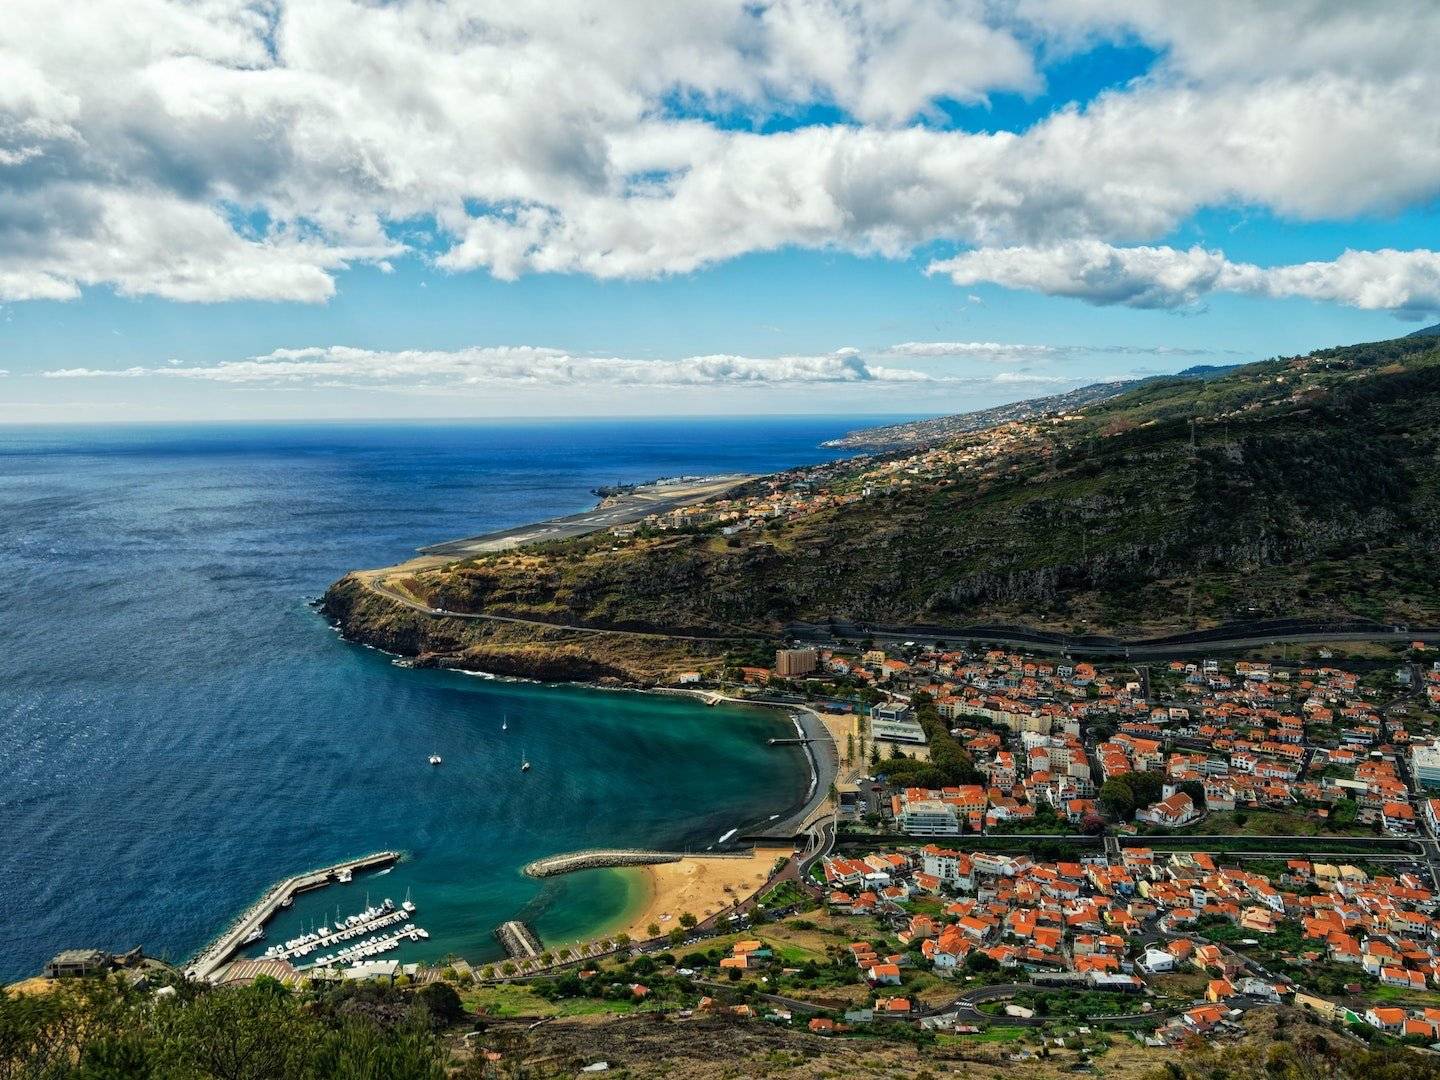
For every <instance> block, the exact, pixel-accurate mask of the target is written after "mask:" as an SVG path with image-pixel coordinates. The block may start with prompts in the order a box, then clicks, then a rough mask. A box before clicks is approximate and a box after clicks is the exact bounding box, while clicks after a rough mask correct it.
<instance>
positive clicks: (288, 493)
mask: <svg viewBox="0 0 1440 1080" xmlns="http://www.w3.org/2000/svg"><path fill="white" fill-rule="evenodd" d="M870 422H875V421H873V420H872V421H870ZM861 423H863V421H857V420H854V419H846V418H832V419H815V418H779V419H771V418H766V419H754V420H743V421H736V420H708V419H705V420H696V419H685V420H683V421H679V420H633V419H627V420H625V421H623V422H622V421H582V422H570V421H514V422H502V423H488V422H487V423H466V424H458V423H457V424H442V423H432V424H379V423H330V424H313V425H292V424H287V425H239V424H227V425H210V426H180V425H132V426H113V427H96V426H86V427H9V428H4V427H0V537H3V543H0V778H3V783H0V895H3V896H4V897H5V899H6V909H7V910H6V915H5V917H4V918H3V919H0V982H3V981H7V980H11V979H15V978H21V977H24V976H26V975H30V974H34V973H36V972H37V971H38V969H39V968H40V966H41V965H42V964H43V963H44V961H45V960H46V959H48V958H49V957H50V956H51V955H52V954H54V953H55V952H56V951H58V950H60V949H62V948H70V947H91V946H94V947H99V948H104V949H110V950H115V951H119V950H124V949H128V948H130V947H132V946H137V945H138V946H143V947H144V948H145V950H146V951H147V952H148V953H150V954H151V955H156V956H161V957H165V958H169V959H172V960H177V961H178V960H183V959H185V958H187V957H188V956H190V955H191V954H193V953H194V952H195V951H196V950H197V949H198V948H199V947H201V946H202V945H203V944H204V943H205V942H206V941H208V940H209V939H210V938H211V937H212V936H213V935H214V934H215V933H217V932H218V931H219V930H220V929H222V927H223V926H224V925H225V924H227V923H228V922H229V921H230V920H231V919H232V918H233V917H234V916H235V915H237V914H238V913H239V912H240V911H241V910H242V909H243V908H244V907H245V906H247V905H248V904H249V902H251V901H252V900H253V899H255V898H256V897H257V896H259V894H260V893H262V892H263V891H264V890H265V889H266V888H267V887H268V886H269V885H270V884H272V883H273V882H275V881H277V880H279V879H280V878H283V877H285V876H288V875H289V874H292V873H296V872H299V871H302V870H306V869H310V868H313V867H317V866H322V865H327V864H329V863H331V862H334V861H338V860H340V859H344V858H348V857H353V856H358V855H362V854H365V853H368V852H371V851H377V850H381V849H386V848H395V849H400V850H403V851H404V852H405V859H404V860H403V861H402V862H401V863H400V864H399V865H398V866H396V867H395V869H394V870H392V871H391V872H390V873H388V874H385V875H383V876H375V875H369V876H360V877H357V878H356V880H355V881H354V882H353V883H352V884H350V885H344V886H339V885H337V886H331V887H328V888H326V889H323V890H319V891H317V892H315V893H312V894H307V895H306V896H304V897H302V898H301V899H300V900H299V901H297V903H296V905H295V907H294V908H293V909H292V910H290V911H288V912H285V913H283V916H282V918H281V919H280V920H279V921H278V922H277V924H276V925H275V926H274V927H273V928H272V930H271V933H270V940H272V941H273V940H276V939H277V938H284V937H288V936H292V935H293V933H294V932H295V931H296V930H298V928H299V927H301V926H308V925H310V924H311V923H324V922H326V921H329V920H331V919H333V918H334V915H335V911H336V909H337V908H338V909H339V911H340V913H341V914H349V913H351V912H354V911H356V910H359V909H360V908H361V907H363V906H364V905H365V902H366V900H367V899H368V900H369V901H370V902H372V903H374V902H378V901H379V900H380V899H381V898H382V897H384V896H390V897H392V898H393V899H395V900H396V901H397V902H398V901H399V900H400V899H402V897H403V896H404V895H406V894H407V893H408V894H409V895H410V897H411V899H412V900H413V901H414V903H415V904H416V907H417V909H418V911H417V915H416V919H415V922H416V924H417V925H420V926H423V927H425V928H426V929H427V930H429V931H430V933H431V938H430V939H429V941H428V942H424V943H420V944H416V945H413V946H407V947H406V948H405V949H403V950H402V951H400V952H398V953H391V954H388V955H389V956H391V957H394V958H397V959H400V960H402V961H410V960H434V959H438V958H441V957H444V956H448V955H456V956H461V957H464V958H466V959H470V960H475V961H485V960H490V959H494V958H496V957H498V956H500V955H501V951H500V949H499V947H498V945H497V943H496V942H495V940H494V938H493V936H492V931H493V929H494V928H495V927H496V926H497V925H499V924H500V923H501V922H503V921H505V920H506V919H511V918H523V919H525V920H526V921H528V922H530V923H531V924H532V925H533V926H535V927H536V929H537V930H538V931H539V933H540V935H541V936H542V938H544V939H545V940H546V941H547V942H563V941H568V940H575V939H579V938H581V937H584V936H587V935H590V934H593V933H596V932H597V931H599V930H602V929H604V928H605V927H607V926H611V925H614V924H616V923H617V922H618V921H619V920H620V919H621V918H622V916H623V914H624V911H625V907H626V905H627V903H629V902H630V899H631V898H630V897H629V889H630V887H631V886H630V884H629V883H628V882H627V879H626V877H625V876H624V875H622V874H619V873H614V872H591V873H586V874H582V875H572V876H567V877H561V878H555V879H549V880H548V881H545V882H539V881H533V880H530V879H527V878H525V877H523V876H522V875H521V874H520V873H519V868H520V867H521V866H522V865H523V864H524V863H526V862H527V861H529V860H531V859H534V858H537V857H539V856H541V855H546V854H551V853H554V852H558V851H566V850H572V849H575V848H583V847H592V846H611V845H637V846H647V847H648V846H653V847H666V848H671V847H688V848H691V849H702V848H704V847H706V846H708V845H713V844H715V843H716V842H717V841H718V840H719V838H720V837H721V836H723V835H724V834H726V833H727V832H729V831H730V830H731V829H736V828H744V827H745V826H747V825H750V824H752V823H757V822H761V821H764V820H766V819H767V818H768V817H769V816H771V815H773V814H778V813H781V812H783V811H785V810H786V809H788V808H790V807H791V806H792V805H794V804H796V803H798V802H799V801H801V800H802V799H803V797H804V795H805V790H806V787H807V785H808V782H809V779H808V768H807V765H806V763H805V758H804V757H803V755H801V754H800V753H799V752H798V751H797V750H796V749H795V748H793V747H791V748H776V747H767V746H766V745H765V739H766V738H767V737H768V736H770V735H772V734H776V733H777V732H778V733H782V734H784V733H788V732H786V731H781V730H780V728H779V727H777V725H784V724H785V721H783V720H782V719H780V718H778V717H776V716H772V715H769V714H768V713H766V712H765V711H764V710H746V709H736V708H724V707H721V708H715V709H707V708H704V707H703V706H700V705H698V704H695V703H692V702H689V701H685V700H679V699H669V698H665V697H661V696H656V695H644V694H633V693H623V692H611V691H603V690H595V689H588V688H581V687H573V686H546V685H539V684H532V683H523V682H504V681H493V680H487V679H483V678H478V677H474V676H468V675H463V674H459V673H453V672H440V671H416V670H411V669H407V668H403V667H399V666H396V665H394V664H393V663H392V662H391V658H390V657H387V656H385V655H384V654H382V653H379V652H376V651H374V650H370V649H366V648H363V647H359V646H355V645H351V644H348V643H346V642H344V641H342V640H341V639H340V638H339V636H338V635H337V634H336V633H335V632H334V631H333V630H332V629H331V628H330V627H329V626H328V625H327V624H326V622H325V621H324V620H323V619H322V618H321V617H320V616H319V615H317V614H316V613H315V611H314V610H313V609H312V608H311V607H310V606H309V602H310V601H311V600H313V599H314V598H315V597H317V596H318V595H319V594H320V593H322V592H323V591H324V589H325V587H326V586H327V585H328V584H329V583H330V582H331V581H333V580H335V579H336V578H338V577H340V576H341V575H342V574H344V573H345V572H346V571H348V570H351V569H356V568H362V567H371V566H381V565H387V564H389V563H392V562H396V561H399V560H401V559H403V558H405V557H407V556H408V555H410V554H411V553H412V551H413V549H414V548H416V547H417V546H420V545H422V544H426V543H432V542H435V541H439V540H444V539H451V538H454V537H459V536H465V535H470V534H474V533H476V532H481V531H486V530H489V529H494V528H500V527H504V526H508V525H514V524H521V523H524V522H528V521H533V520H538V519H541V518H545V517H550V516H554V515H557V514H564V513H571V512H576V511H579V510H583V509H586V508H588V507H590V506H592V505H593V504H594V501H595V499H594V496H592V495H591V494H589V490H590V489H591V488H592V487H594V486H596V485H599V484H607V483H614V482H617V481H619V482H626V481H640V480H646V479H650V478H653V477H656V476H661V475H678V474H707V473H721V472H735V471H750V472H763V471H770V470H774V469H779V468H783V467H786V466H790V465H795V464H800V463H805V462H816V461H822V460H828V459H830V458H833V457H834V456H837V455H835V454H834V453H833V452H830V451H825V450H821V449H820V448H819V446H818V444H819V443H820V442H821V441H822V440H824V439H827V438H831V437H834V436H836V435H838V434H841V433H843V432H844V431H846V430H849V429H851V428H853V427H856V426H860V424H861ZM507 722H508V723H507ZM502 723H507V727H508V730H506V731H502V730H501V725H502ZM431 753H438V754H440V755H441V756H442V757H443V758H444V762H445V763H444V765H443V766H442V767H439V768H432V767H431V766H430V765H429V764H428V763H427V757H428V756H429V755H430V754H431ZM522 754H523V755H525V756H527V757H528V758H529V759H530V760H531V761H532V762H533V763H534V767H533V769H532V771H531V772H529V773H526V774H522V773H521V772H520V769H519V764H520V760H521V756H522Z"/></svg>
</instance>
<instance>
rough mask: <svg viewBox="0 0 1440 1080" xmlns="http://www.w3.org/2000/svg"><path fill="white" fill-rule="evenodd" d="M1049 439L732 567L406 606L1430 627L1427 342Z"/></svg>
mask: <svg viewBox="0 0 1440 1080" xmlns="http://www.w3.org/2000/svg"><path fill="white" fill-rule="evenodd" d="M1192 418H1195V419H1196V420H1197V421H1198V422H1197V424H1196V426H1195V432H1196V434H1195V445H1194V446H1193V447H1192V446H1191V419H1192ZM1059 431H1060V434H1056V435H1050V436H1047V439H1048V440H1049V445H1048V446H1047V447H1045V448H1043V449H1041V450H1039V451H1035V450H1032V451H1029V452H1027V453H1024V454H1021V455H1018V456H1016V457H1014V458H1013V459H1006V460H1002V461H998V462H996V463H995V464H994V465H993V467H992V468H991V469H990V470H989V471H988V474H987V475H985V476H982V477H981V478H980V479H979V480H978V481H976V480H974V479H971V478H968V477H967V478H966V479H964V480H963V481H962V482H960V483H957V484H954V485H952V486H948V487H942V488H940V489H938V490H930V491H905V492H900V493H896V494H893V495H889V496H882V497H877V498H872V499H868V500H866V501H865V502H864V503H861V504H859V505H857V506H851V507H847V508H844V509H842V510H838V511H833V512H828V513H822V514H817V515H813V516H810V517H806V518H802V519H799V520H796V521H793V522H790V523H787V524H785V525H782V526H779V527H772V528H768V529H765V530H760V531H757V532H753V533H751V534H748V535H746V536H745V538H744V540H743V541H741V542H740V544H739V546H729V545H727V544H726V542H725V541H723V540H721V539H720V538H718V537H715V536H705V535H691V536H684V535H682V536H668V537H665V538H662V539H647V540H638V541H635V542H633V543H630V544H628V545H625V546H622V547H621V548H620V549H619V550H612V541H611V540H610V538H609V537H598V538H590V539H587V540H581V541H572V542H567V543H564V544H559V545H555V546H553V547H551V548H547V549H544V550H541V551H538V552H526V553H511V554H507V555H499V556H494V557H489V558H485V559H480V560H474V561H472V562H470V563H468V564H464V565H461V566H457V567H453V568H447V569H445V570H441V571H436V572H432V573H429V574H425V575H422V576H421V577H420V578H419V579H417V581H416V582H415V587H416V588H417V589H418V590H420V591H421V592H423V593H425V594H427V595H429V596H431V597H433V598H434V599H435V600H436V602H437V603H440V604H443V605H444V606H446V607H449V608H453V609H457V610H475V611H488V612H491V613H496V614H510V615H521V616H525V617H534V618H540V619H545V620H554V621H566V622H573V623H580V624H584V625H593V626H612V627H630V628H660V629H667V630H672V631H679V632H698V633H725V632H733V631H734V630H736V629H737V628H744V629H750V630H767V631H768V630H774V629H775V628H777V627H778V626H780V625H781V624H783V623H784V622H786V621H788V620H791V619H806V620H817V621H823V620H825V619H827V618H830V617H838V618H852V619H856V620H861V621H869V622H893V623H904V622H910V621H931V622H939V621H948V622H952V623H959V622H984V621H1014V622H1030V623H1039V622H1040V621H1041V620H1042V619H1043V620H1045V621H1046V623H1047V624H1048V625H1051V626H1054V625H1057V623H1058V624H1059V625H1069V626H1073V627H1076V628H1079V627H1080V626H1081V625H1082V623H1081V620H1082V619H1084V620H1088V627H1089V628H1090V629H1092V630H1093V629H1100V630H1107V631H1112V632H1117V633H1122V634H1123V633H1143V632H1147V631H1158V630H1168V629H1176V628H1189V627H1193V626H1203V625H1207V624H1214V623H1216V622H1222V621H1226V620H1229V619H1234V618H1243V617H1269V616H1277V615H1283V616H1342V615H1345V616H1363V617H1387V618H1396V619H1408V620H1412V621H1436V619H1437V617H1440V575H1437V574H1436V573H1435V571H1436V569H1437V566H1436V560H1435V558H1434V552H1435V550H1436V541H1437V536H1440V495H1437V485H1436V483H1435V481H1434V472H1433V469H1434V465H1435V458H1436V446H1437V433H1440V352H1437V349H1436V345H1435V342H1434V341H1433V340H1428V339H1409V340H1407V339H1401V340H1399V341H1396V342H1386V343H1380V344H1377V345H1372V346H1355V347H1352V348H1349V349H1339V350H1328V351H1326V352H1322V353H1317V354H1314V355H1313V356H1312V357H1309V358H1304V359H1303V360H1297V361H1272V362H1269V363H1266V364H1260V365H1252V366H1251V367H1248V368H1245V369H1242V370H1241V371H1239V372H1237V373H1236V374H1233V375H1230V376H1226V377H1223V378H1218V379H1214V380H1210V381H1205V382H1196V381H1176V382H1158V383H1152V384H1148V385H1146V386H1145V387H1143V388H1142V389H1140V390H1138V391H1135V392H1134V393H1131V394H1127V395H1124V396H1123V397H1120V398H1116V399H1114V400H1112V401H1109V402H1105V403H1103V404H1101V405H1098V406H1095V407H1093V408H1091V409H1089V410H1087V411H1086V417H1085V419H1084V420H1083V421H1081V422H1079V423H1077V424H1072V425H1069V426H1066V427H1064V428H1061V429H1059Z"/></svg>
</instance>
